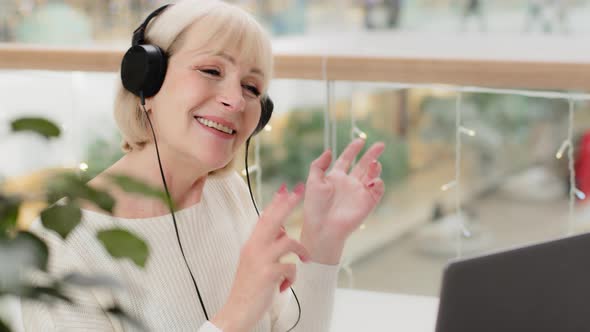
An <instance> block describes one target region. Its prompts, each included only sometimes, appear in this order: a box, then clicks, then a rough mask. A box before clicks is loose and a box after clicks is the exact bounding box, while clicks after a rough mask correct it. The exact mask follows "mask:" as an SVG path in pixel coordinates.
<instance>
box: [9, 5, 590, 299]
mask: <svg viewBox="0 0 590 332" xmlns="http://www.w3.org/2000/svg"><path fill="white" fill-rule="evenodd" d="M231 2H233V3H235V4H237V5H239V6H241V7H243V8H245V9H247V10H248V11H250V12H251V13H253V14H254V15H255V16H256V17H257V18H258V19H259V20H260V21H261V22H262V23H263V24H264V25H265V26H266V28H267V29H268V30H269V31H270V32H271V33H272V36H273V43H274V48H275V51H276V52H277V53H281V54H286V55H301V54H319V55H321V54H332V55H341V54H354V55H361V56H363V55H367V54H369V55H383V56H385V57H386V56H388V55H392V54H394V55H400V54H401V55H403V56H404V57H406V58H409V59H420V58H424V57H444V58H448V57H451V58H452V57H455V58H456V57H459V58H461V57H469V56H478V57H485V58H486V59H491V60H494V59H499V60H501V59H505V58H507V57H508V58H512V57H514V58H519V59H520V60H522V61H533V62H534V61H537V62H538V61H539V59H540V58H542V57H543V56H544V55H545V54H551V55H552V56H553V58H552V59H554V60H555V59H557V60H559V59H563V62H568V61H572V62H575V61H578V62H579V61H583V59H585V58H587V57H588V55H589V54H590V53H588V52H586V53H584V51H588V46H587V44H588V43H587V40H588V36H590V19H589V18H590V1H584V0H578V1H574V0H570V1H566V0H562V1H559V0H553V1H542V0H539V1H525V0H522V1H521V0H494V1H484V0H479V1H477V0H397V1H395V0H381V1H379V0H356V1H352V0H349V1H344V0H340V1H337V0H329V1H327V0H326V1H321V0H314V1H307V0H257V1H248V0H242V1H231ZM163 3H165V2H164V1H159V0H101V1H94V0H0V42H2V43H6V44H9V45H23V44H24V45H29V44H31V45H36V46H43V47H45V46H47V47H54V48H60V47H65V48H68V47H83V48H86V47H88V48H108V49H111V48H112V49H117V50H125V48H126V47H128V45H129V44H130V40H131V34H132V31H133V30H134V29H135V27H137V25H138V24H139V23H140V22H141V21H142V20H143V19H144V17H145V16H146V15H147V14H148V13H149V12H151V11H152V10H153V9H155V8H156V7H158V6H159V5H161V4H163ZM529 45H530V46H529ZM556 45H557V46H556ZM580 59H582V60H580ZM541 60H542V59H541ZM366 61H371V60H370V59H369V58H367V60H366ZM585 62H588V61H585ZM585 66H590V64H588V63H587V64H585ZM3 68H4V69H2V70H0V135H2V139H1V140H0V153H1V155H2V162H1V163H0V176H1V177H2V180H3V183H4V186H5V188H21V189H22V188H29V187H31V186H35V184H36V183H37V182H38V181H39V179H40V178H42V177H43V175H44V174H46V172H47V170H51V169H55V168H62V167H79V168H80V171H81V172H84V173H85V175H86V176H88V177H92V176H94V175H95V174H97V173H99V172H100V171H101V170H103V169H104V168H106V167H108V166H109V165H110V164H112V163H113V162H114V161H115V160H117V159H118V158H120V157H121V156H122V152H121V150H120V148H119V141H120V137H119V135H118V132H117V129H116V127H115V125H114V120H113V118H112V101H113V99H114V83H115V81H116V80H117V79H118V75H117V73H115V72H94V71H92V72H91V71H55V70H30V69H11V68H6V66H3ZM519 68H520V67H519V64H518V63H515V64H514V73H517V72H518V69H519ZM585 68H587V67H585ZM316 69H317V70H316ZM323 69H325V68H323ZM313 70H316V71H318V72H319V71H321V70H322V68H318V67H314V69H313ZM448 71H449V72H452V71H453V68H452V67H449V69H448ZM322 75H324V76H322ZM326 75H327V74H326V73H325V72H324V73H323V74H322V73H317V74H316V75H315V77H316V78H312V79H302V78H300V77H295V78H293V77H287V76H288V75H283V77H281V78H277V79H275V80H273V82H272V84H271V89H270V92H269V94H270V95H271V96H272V97H273V99H274V100H275V104H276V109H275V113H274V116H273V119H272V120H271V122H270V125H269V126H268V127H267V128H266V129H265V130H264V131H263V132H262V133H261V134H260V135H259V136H258V138H257V139H256V142H255V146H254V147H252V148H251V149H252V150H251V153H250V157H251V165H254V166H253V167H252V168H251V170H250V171H251V174H252V179H253V181H254V183H253V189H254V191H255V196H256V197H257V199H258V201H259V205H260V204H262V205H264V203H265V202H268V200H269V197H270V195H271V194H272V192H274V191H275V190H276V189H277V188H278V187H279V185H280V183H282V182H285V181H286V182H287V183H288V184H289V186H290V187H291V186H293V185H294V184H295V183H297V182H299V181H303V180H304V179H305V176H306V174H307V168H308V166H309V164H310V162H311V161H312V160H313V159H315V158H316V157H317V156H319V154H320V153H321V152H322V151H323V149H324V148H325V147H328V146H330V147H333V148H335V149H336V150H338V151H341V150H342V149H343V147H345V146H346V144H347V143H348V142H349V141H350V140H351V138H353V137H355V136H363V137H366V138H367V140H368V142H369V143H372V142H375V141H378V140H382V141H385V142H386V144H387V149H386V152H385V153H384V155H383V157H382V158H381V162H382V164H383V179H384V181H385V184H386V193H385V197H384V199H383V201H382V203H381V204H380V206H379V208H378V209H377V210H376V211H375V213H373V214H372V215H371V216H370V218H369V219H368V220H367V221H366V223H365V224H364V225H363V226H361V228H360V229H359V230H358V231H357V232H356V233H355V234H354V235H353V236H352V238H351V239H350V241H349V243H348V246H347V249H346V252H345V257H344V259H343V262H342V264H343V269H342V272H341V276H340V280H339V287H342V288H348V287H350V288H356V289H364V290H374V291H381V292H392V293H404V294H414V295H428V296H437V295H438V292H439V287H440V278H441V276H442V271H443V268H444V266H445V264H446V263H447V262H448V261H449V260H450V259H453V258H456V257H457V256H458V255H461V256H469V255H476V254H481V253H486V252H491V251H495V250H499V249H504V248H509V247H512V246H518V245H523V244H527V243H531V242H536V241H543V240H549V239H553V238H557V237H560V236H563V235H565V234H567V233H568V232H572V231H573V232H583V231H587V230H589V229H590V210H589V209H588V203H587V202H588V200H587V199H585V195H586V194H590V184H589V183H588V181H589V180H588V179H589V176H590V175H588V174H589V173H590V104H589V102H588V99H587V98H586V97H584V96H582V97H580V98H568V97H567V96H568V95H567V94H568V93H576V94H577V95H576V96H580V94H581V93H584V92H586V91H584V89H583V88H579V89H571V88H568V87H563V88H559V87H558V88H557V89H555V88H553V89H551V91H543V92H539V93H538V94H535V93H533V92H532V90H533V88H536V87H537V86H534V87H528V86H516V85H518V84H515V85H514V86H513V85H511V84H500V85H498V86H493V88H496V89H500V90H492V89H486V88H492V87H486V86H483V87H480V89H466V87H465V86H462V85H449V84H445V85H441V84H440V83H441V82H442V81H438V80H436V79H433V80H431V81H428V82H416V81H415V80H409V81H395V80H391V81H387V80H386V79H385V80H381V81H380V82H376V81H371V80H366V81H364V80H363V79H362V77H360V78H356V79H354V80H352V79H342V80H339V79H334V78H332V79H329V80H328V79H327V78H328V76H326ZM514 76H515V77H514V79H515V80H517V79H518V77H516V76H518V74H514ZM318 77H319V79H318ZM322 78H325V79H322ZM510 79H511V78H509V79H508V80H510ZM544 79H545V80H546V81H547V82H551V80H552V79H553V78H552V77H551V76H550V75H547V76H545V77H544ZM588 80H590V77H589V78H588ZM443 81H444V80H443ZM410 83H412V84H410ZM541 83H542V82H541ZM541 85H543V84H541ZM546 85H547V86H551V84H549V83H547V84H546ZM586 87H588V84H586ZM511 88H519V90H510V89H511ZM522 89H526V91H525V92H523V90H522ZM527 91H528V92H527ZM570 114H575V120H574V121H570V118H569V116H570ZM458 115H460V116H461V124H460V126H457V122H456V119H457V116H458ZM22 116H43V117H47V118H49V119H51V120H53V121H55V122H56V123H58V124H59V125H60V126H61V129H62V130H63V135H62V137H61V138H59V139H58V140H54V141H51V142H46V141H44V140H43V139H41V138H38V137H36V136H34V135H28V134H18V135H12V134H9V124H10V121H11V120H12V119H14V118H16V117H22ZM458 137H459V138H460V141H458V140H457V138H458ZM568 137H571V142H572V147H574V150H573V153H572V155H571V156H572V163H573V165H570V155H569V151H568V150H567V149H563V148H562V145H563V144H564V142H565V141H566V140H567V139H568ZM459 143H460V144H459ZM459 157H460V158H459ZM558 157H559V158H558ZM458 160H459V162H457V161H458ZM457 166H459V167H457ZM570 166H573V167H574V169H575V170H576V175H575V176H574V177H573V178H572V177H571V176H570V175H571V174H572V173H570V170H571V169H570ZM238 171H240V172H242V174H243V175H245V172H244V171H243V170H242V169H239V170H238ZM457 171H460V172H459V173H460V177H459V178H457V177H456V176H457V174H458V172H457ZM457 184H459V185H457ZM572 184H574V187H573V188H572ZM570 193H574V195H570ZM457 198H459V199H460V210H458V209H457ZM572 202H573V203H574V204H573V209H572V208H571V205H570V203H572ZM570 214H571V215H570ZM32 215H34V211H31V213H28V214H23V218H28V219H30V218H31V216H32ZM570 218H572V219H570ZM300 219H301V217H300V215H296V216H294V218H293V219H292V220H291V221H290V224H289V232H290V233H292V234H293V235H295V234H297V233H298V228H299V225H300V223H301V220H300ZM572 220H573V223H572ZM21 222H22V223H23V224H26V223H28V222H30V220H22V221H21ZM459 232H462V233H463V235H462V236H460V237H458V236H457V234H459Z"/></svg>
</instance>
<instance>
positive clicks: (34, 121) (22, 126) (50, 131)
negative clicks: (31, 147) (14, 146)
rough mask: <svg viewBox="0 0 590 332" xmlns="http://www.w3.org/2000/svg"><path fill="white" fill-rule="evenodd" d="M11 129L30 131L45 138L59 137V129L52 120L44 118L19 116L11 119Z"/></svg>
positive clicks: (14, 130)
mask: <svg viewBox="0 0 590 332" xmlns="http://www.w3.org/2000/svg"><path fill="white" fill-rule="evenodd" d="M11 127H12V131H13V132H19V131H32V132H35V133H37V134H39V135H41V136H43V137H45V138H52V137H59V135H60V130H59V127H58V126H56V125H55V124H54V123H53V122H51V121H49V120H47V119H44V118H20V119H16V120H14V121H12V123H11Z"/></svg>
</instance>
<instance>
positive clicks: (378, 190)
mask: <svg viewBox="0 0 590 332" xmlns="http://www.w3.org/2000/svg"><path fill="white" fill-rule="evenodd" d="M366 187H367V190H368V191H369V193H370V194H371V197H372V198H373V200H374V201H375V203H377V202H379V201H380V200H381V198H382V197H383V193H384V192H385V184H384V183H383V180H381V179H380V178H376V179H374V180H372V181H371V182H369V183H367V184H366Z"/></svg>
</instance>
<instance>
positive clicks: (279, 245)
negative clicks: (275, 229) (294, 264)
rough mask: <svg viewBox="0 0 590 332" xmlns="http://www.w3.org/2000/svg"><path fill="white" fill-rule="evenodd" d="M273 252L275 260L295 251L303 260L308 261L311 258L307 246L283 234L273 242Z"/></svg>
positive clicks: (272, 256) (272, 257)
mask: <svg viewBox="0 0 590 332" xmlns="http://www.w3.org/2000/svg"><path fill="white" fill-rule="evenodd" d="M270 252H271V259H272V260H273V261H278V260H279V259H280V258H281V257H283V256H285V255H287V254H289V253H294V254H296V255H297V256H299V259H301V261H303V262H306V261H308V260H309V253H308V251H307V249H305V247H304V246H303V245H302V244H301V243H299V242H298V241H295V240H293V239H291V238H289V237H288V236H283V237H281V238H280V239H279V240H277V242H275V243H274V244H273V248H272V249H271V250H270Z"/></svg>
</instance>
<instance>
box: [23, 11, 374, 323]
mask: <svg viewBox="0 0 590 332" xmlns="http://www.w3.org/2000/svg"><path fill="white" fill-rule="evenodd" d="M148 21H149V19H148ZM146 27H147V28H146V29H145V30H146V31H145V42H146V43H148V42H149V43H151V44H154V45H157V46H159V47H160V48H161V49H162V50H163V51H164V52H165V53H166V55H167V57H168V60H167V61H166V62H167V69H166V70H165V77H164V78H163V83H162V84H161V87H158V88H157V89H153V90H154V91H152V92H151V93H149V94H144V91H136V89H135V88H134V82H129V81H128V80H127V79H126V78H125V77H126V75H127V74H126V64H125V61H126V60H124V61H123V69H122V71H123V80H124V82H123V85H125V87H126V88H124V87H123V86H120V87H119V90H118V94H117V97H116V101H115V118H116V120H117V124H118V126H119V128H120V130H121V132H122V135H123V138H124V144H123V146H124V150H125V151H126V152H127V153H126V155H125V156H124V157H123V158H121V159H120V160H119V161H118V162H116V163H115V164H114V165H112V166H111V167H110V168H108V169H107V170H105V171H104V172H103V173H102V174H100V175H98V176H97V177H96V178H95V179H93V180H92V181H91V182H90V185H91V186H95V187H96V188H101V189H107V190H109V191H110V193H111V194H112V195H113V196H114V198H115V199H116V201H117V205H116V207H115V209H114V212H113V215H112V216H110V215H106V214H104V213H103V212H101V211H100V210H97V209H96V208H94V207H92V206H87V207H85V208H84V210H83V222H82V223H81V226H78V227H77V228H76V229H75V231H74V232H72V233H71V234H70V235H69V236H68V238H67V241H65V243H64V242H63V241H60V240H59V239H58V238H57V237H56V236H55V235H53V234H50V233H49V232H44V236H45V238H46V239H48V240H49V241H50V242H51V259H50V266H51V270H52V271H53V272H55V273H59V274H61V273H66V272H67V271H72V270H75V271H81V272H93V273H107V274H109V275H112V276H116V277H117V278H118V279H120V280H121V281H122V282H123V283H125V284H126V285H127V286H128V289H129V290H128V291H125V292H123V291H122V292H119V293H112V292H106V293H101V292H98V291H94V290H93V291H91V292H90V291H87V292H80V291H76V292H74V293H73V295H72V296H74V298H75V300H76V302H77V303H79V304H80V305H79V306H68V305H61V304H60V305H59V306H56V307H54V308H51V309H48V308H46V307H42V306H36V305H34V304H28V303H25V304H24V305H23V308H24V321H25V328H26V330H32V331H38V330H41V329H43V330H59V331H63V330H65V331H69V330H85V331H89V330H100V331H104V330H107V331H111V330H121V329H123V328H124V329H126V330H127V329H130V328H131V327H130V326H123V324H122V322H120V321H118V320H116V319H115V318H113V317H111V316H109V315H106V314H105V313H104V310H103V309H101V308H105V307H107V306H108V305H109V304H112V303H113V302H116V303H118V304H119V305H121V306H122V307H123V308H124V309H125V310H126V311H127V312H129V313H131V314H132V315H133V316H136V317H137V318H139V320H140V321H142V322H143V323H144V324H145V325H146V326H147V327H148V328H149V329H150V330H154V331H188V330H191V331H194V330H199V331H224V332H230V331H281V332H282V331H287V330H289V329H291V328H292V327H293V326H295V328H294V330H297V331H326V330H328V328H329V323H330V319H331V311H332V303H333V296H334V289H335V286H336V278H337V272H338V263H339V261H340V257H341V254H342V249H343V247H344V242H345V241H346V238H347V237H348V236H349V235H350V234H351V233H352V231H354V230H355V229H356V228H357V227H358V226H359V225H360V223H361V222H362V221H363V219H364V218H365V217H366V216H367V215H368V214H369V213H370V212H371V211H372V210H373V209H374V207H375V206H376V204H377V202H378V201H379V200H380V199H381V196H382V195H383V182H382V181H381V180H380V179H379V175H380V172H381V166H380V164H379V162H378V161H377V160H376V159H377V158H378V157H379V155H380V154H381V153H382V152H383V149H384V146H383V144H382V143H378V144H376V145H374V146H373V147H371V148H370V149H369V150H368V151H367V152H366V153H365V155H364V156H363V157H362V158H361V159H360V160H359V163H358V164H357V165H356V166H355V167H354V168H353V169H352V171H351V172H350V173H349V168H350V166H351V163H352V161H353V160H354V158H355V157H356V156H357V154H358V153H359V152H360V150H361V149H362V147H363V144H364V142H363V141H362V140H357V141H354V142H353V143H351V144H350V145H349V146H348V147H347V148H346V150H345V151H344V152H343V154H342V155H341V156H340V157H339V158H338V160H337V161H336V163H335V164H334V165H333V168H332V169H331V170H330V171H329V172H327V169H328V167H329V166H330V163H331V153H330V151H326V152H324V153H323V154H322V155H321V156H320V157H319V158H318V159H316V160H315V161H314V162H313V163H312V164H311V167H310V172H309V177H308V179H307V183H306V185H305V186H304V185H303V184H299V185H298V186H296V187H295V188H294V189H293V192H289V191H288V190H287V188H286V187H285V186H282V187H281V188H280V189H279V190H278V192H277V193H276V195H275V196H274V199H273V201H272V202H271V203H270V204H269V205H268V206H266V208H265V210H264V212H263V213H262V216H261V217H260V218H258V216H257V215H256V214H255V213H254V209H253V208H252V206H251V203H250V201H249V196H248V190H247V188H246V186H245V183H244V182H243V180H242V179H241V178H240V177H239V176H238V175H237V174H236V173H235V172H234V171H232V161H233V159H234V158H235V157H236V155H237V152H238V150H239V149H240V148H241V147H242V146H243V144H244V142H245V141H246V140H247V139H248V138H249V137H250V136H251V135H252V133H253V132H254V131H255V129H256V128H257V126H259V121H260V118H261V112H262V111H261V105H262V103H261V98H263V97H262V96H264V95H265V92H266V91H267V88H268V83H269V80H270V78H271V76H272V53H271V47H270V41H269V38H268V36H267V35H266V34H265V33H264V32H263V30H262V28H261V27H260V26H259V24H258V23H256V22H255V21H254V20H253V19H252V18H251V17H250V16H249V15H248V14H246V13H245V12H243V11H242V10H240V9H238V8H237V7H233V6H231V5H228V4H225V3H223V2H219V1H203V0H200V1H192V0H187V1H180V2H179V3H177V4H174V5H172V6H169V7H167V8H165V9H164V10H163V11H161V12H158V13H157V14H156V15H154V17H153V18H152V19H151V21H150V22H149V24H147V23H146ZM141 31H143V30H141V29H140V32H141ZM136 34H137V32H136ZM139 39H142V38H139ZM134 40H135V36H134ZM136 41H137V40H136ZM125 59H127V55H126V57H125ZM129 61H131V60H129ZM132 81H133V80H132ZM128 89H131V90H133V93H132V91H131V90H128ZM152 128H153V132H152ZM154 138H155V140H154ZM160 162H161V163H160ZM160 166H162V167H161V168H160ZM161 170H162V173H160V172H161ZM111 174H128V175H131V176H133V177H135V178H138V179H139V180H141V181H143V182H146V183H148V184H151V185H153V186H158V187H162V183H163V182H164V187H165V188H166V189H167V191H169V195H170V197H171V200H172V202H173V203H174V204H173V205H174V206H175V207H176V208H177V210H176V211H174V213H170V211H169V210H168V209H169V207H168V206H167V205H166V204H164V203H161V202H158V201H154V200H150V199H148V198H145V197H140V196H133V195H130V194H127V193H124V192H122V191H120V190H117V189H115V188H112V187H110V186H109V181H108V177H109V175H111ZM162 178H163V179H165V180H164V181H163V179H162ZM303 197H305V200H304V204H303V208H304V217H305V222H304V225H303V228H302V233H301V242H298V241H296V240H293V239H290V238H289V237H288V236H287V235H286V234H285V232H284V229H283V228H282V224H283V223H284V222H285V220H286V218H287V217H288V215H289V214H290V213H291V211H292V210H293V209H294V208H295V207H296V206H297V204H298V203H299V202H300V201H301V200H302V199H303ZM171 219H172V221H173V222H171ZM112 226H119V227H124V228H127V229H130V230H131V231H132V232H134V233H136V234H138V235H139V236H141V237H142V238H143V239H144V240H145V241H147V242H148V243H149V246H150V249H151V250H150V258H149V260H148V262H147V264H146V267H145V269H139V268H137V267H136V266H135V265H133V264H131V263H130V262H128V261H120V260H113V259H112V258H111V257H110V256H109V255H108V254H107V253H106V252H104V250H103V249H102V248H101V247H100V245H99V244H98V243H97V241H96V240H95V239H94V234H95V233H96V231H97V230H100V229H103V228H109V227H112ZM289 253H294V254H296V255H298V256H299V258H300V259H301V260H302V261H303V262H305V263H302V264H298V265H297V266H296V265H295V264H288V263H284V262H282V261H281V258H282V257H283V256H285V255H286V254H289ZM296 274H297V279H296V277H295V276H296ZM290 286H293V287H292V290H293V291H287V290H288V289H289V287H290ZM295 294H297V297H296V296H295ZM298 305H300V310H301V312H299V308H298ZM299 316H300V320H298V317H299Z"/></svg>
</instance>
